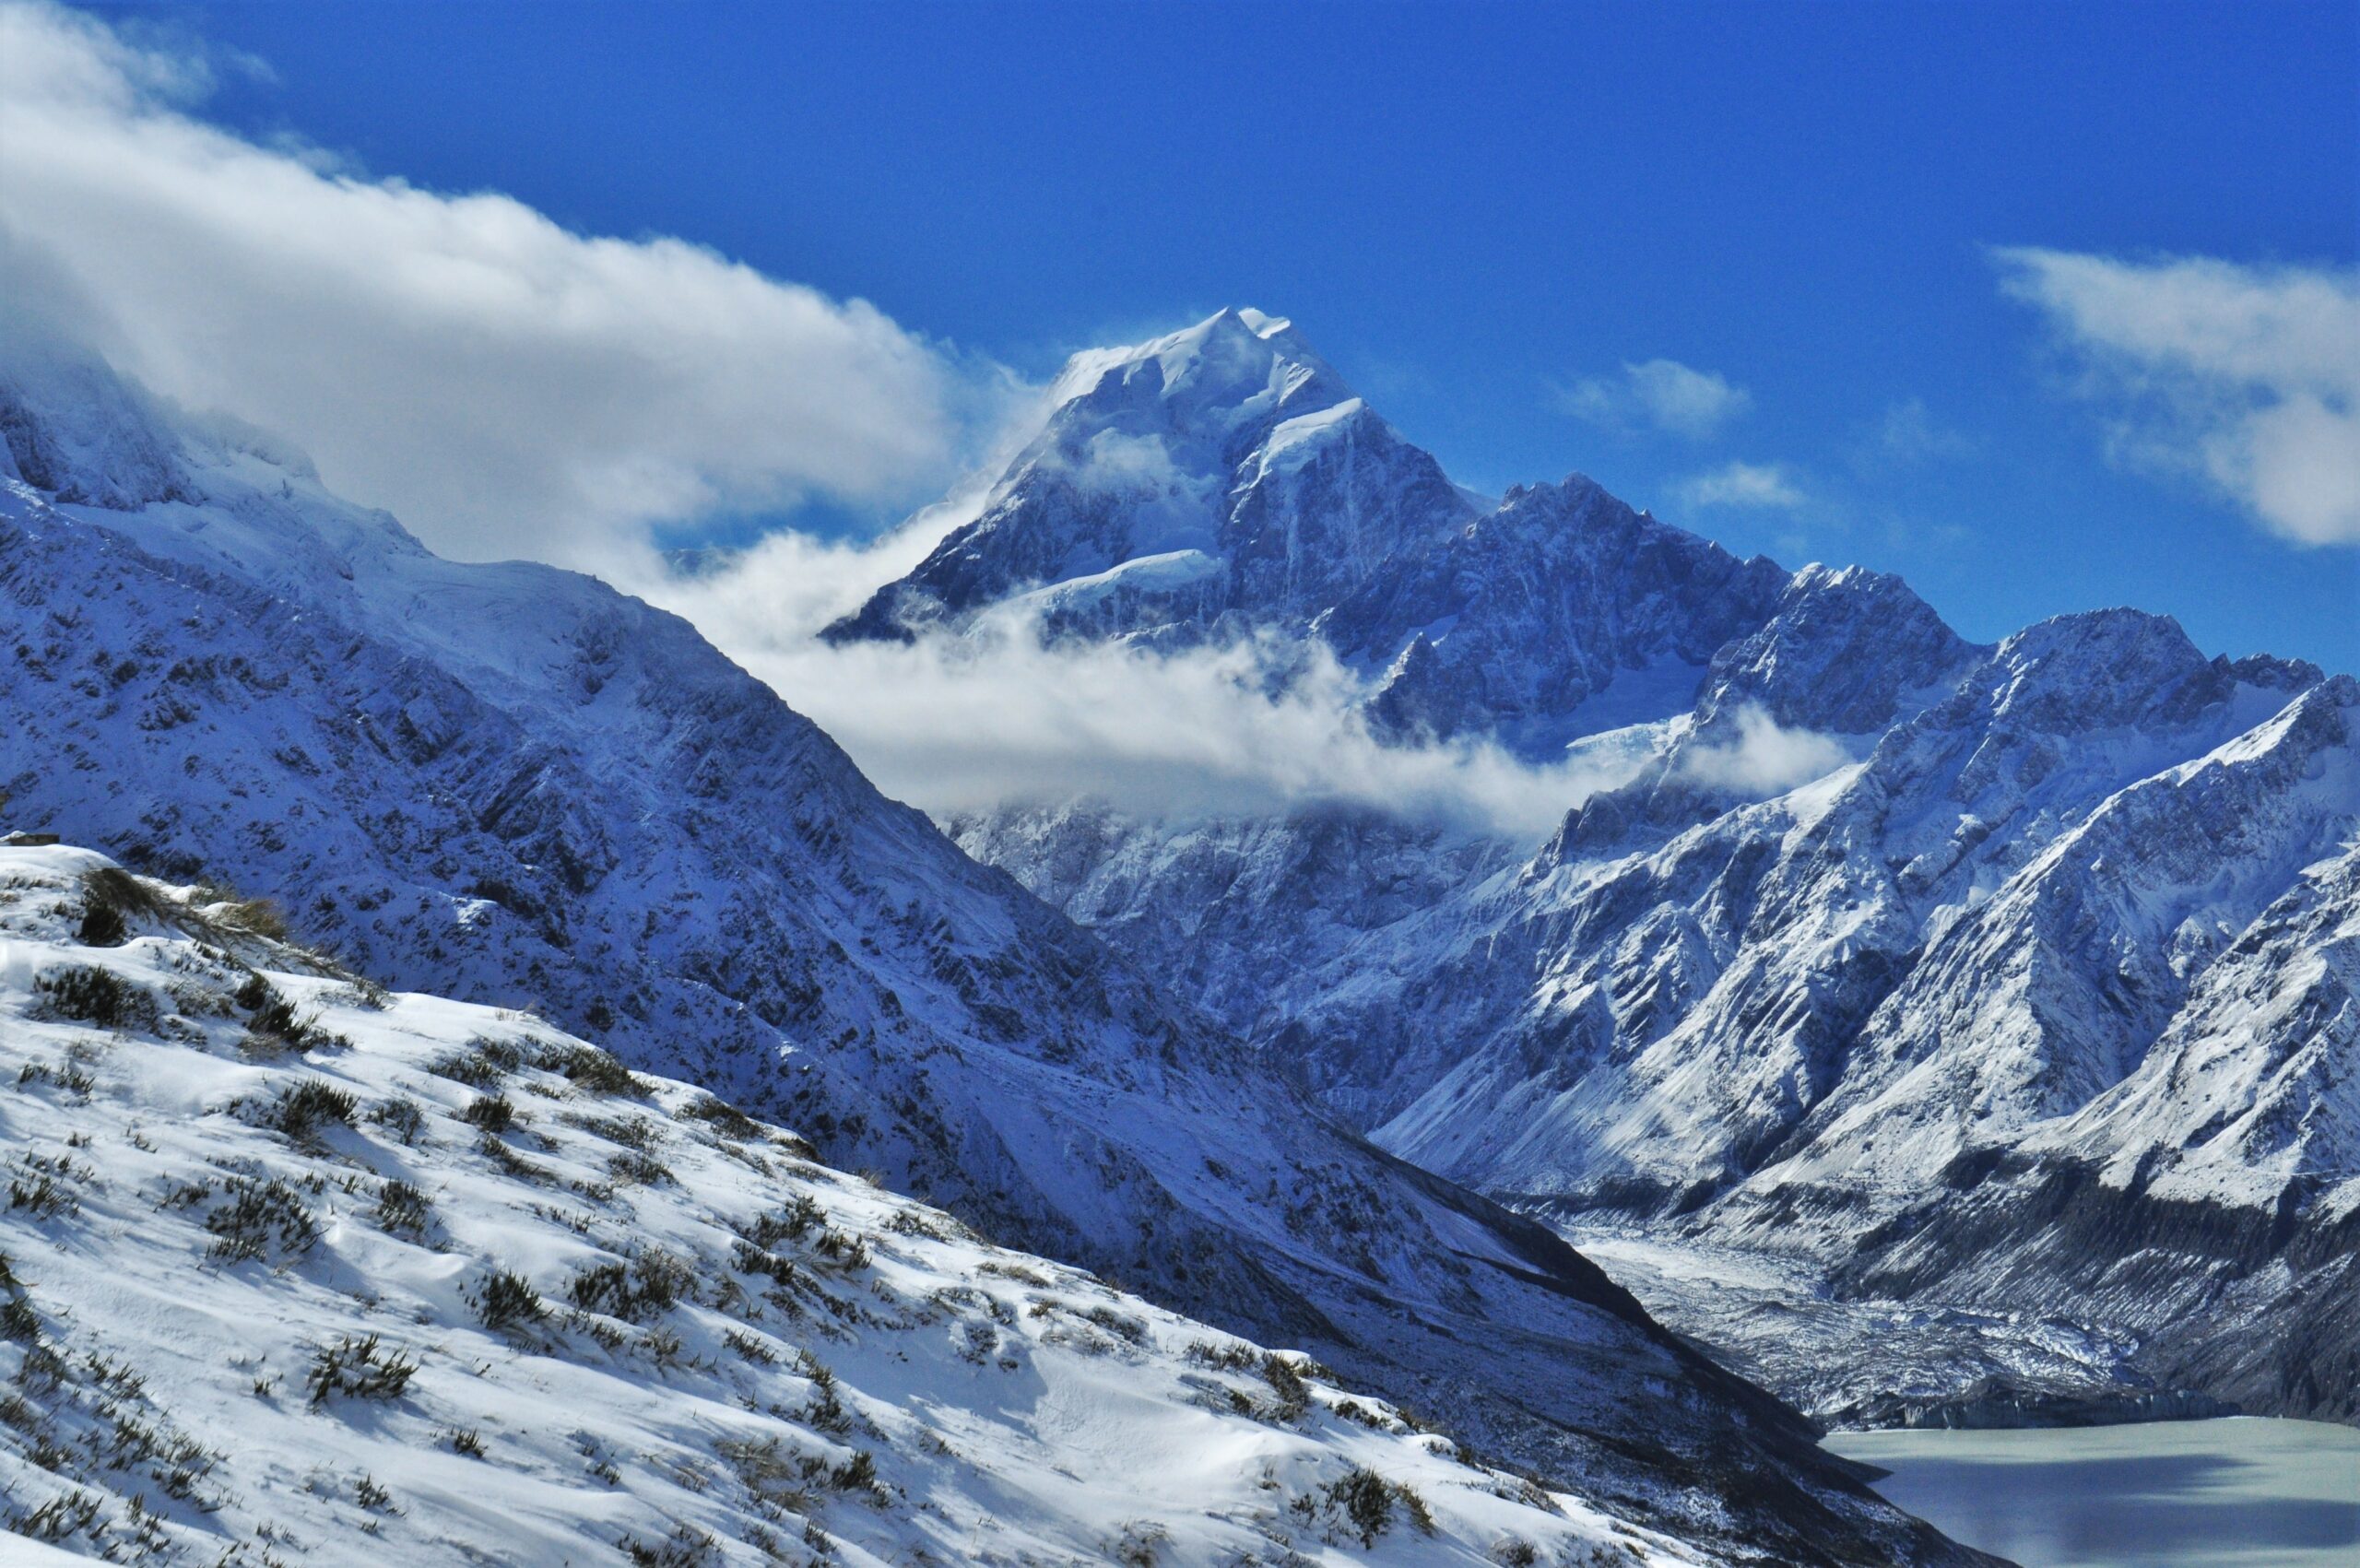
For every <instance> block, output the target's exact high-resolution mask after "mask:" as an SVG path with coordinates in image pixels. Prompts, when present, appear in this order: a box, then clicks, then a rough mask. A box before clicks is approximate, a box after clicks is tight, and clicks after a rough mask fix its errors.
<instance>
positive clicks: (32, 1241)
mask: <svg viewBox="0 0 2360 1568" xmlns="http://www.w3.org/2000/svg"><path fill="white" fill-rule="evenodd" d="M206 898H207V895H205V894H203V893H199V892H197V891H195V890H189V889H180V888H172V887H169V886H164V885H160V884H155V883H148V882H140V881H135V880H133V879H131V878H125V877H124V876H123V875H122V873H121V872H120V871H119V870H117V869H116V868H114V867H112V866H111V865H110V864H109V863H108V862H107V861H105V860H104V859H103V858H102V857H100V856H98V855H93V854H91V853H89V852H87V851H82V850H77V849H71V848H64V847H53V848H42V849H0V1020H5V1023H0V1082H5V1083H6V1084H7V1085H9V1086H10V1087H9V1088H8V1089H7V1090H6V1091H5V1092H0V1147H5V1148H6V1150H7V1151H8V1166H9V1169H8V1177H9V1190H10V1195H11V1196H10V1202H9V1204H8V1207H7V1208H6V1210H5V1211H0V1258H5V1266H0V1370H5V1373H6V1379H7V1383H8V1388H9V1392H8V1393H7V1395H6V1397H5V1398H0V1498H5V1500H6V1501H5V1503H0V1524H5V1525H6V1527H7V1528H8V1529H9V1530H12V1531H15V1532H17V1533H16V1534H15V1535H6V1536H0V1557H8V1558H10V1560H11V1561H13V1560H14V1557H13V1555H12V1553H13V1552H14V1550H16V1549H14V1548H12V1547H10V1546H8V1545H6V1542H8V1541H12V1540H29V1541H39V1542H46V1543H51V1544H53V1545H55V1546H57V1547H59V1548H62V1549H64V1550H67V1551H71V1552H75V1553H83V1552H87V1553H89V1554H91V1555H101V1556H104V1557H106V1558H108V1559H109V1560H110V1561H114V1562H202V1563H214V1562H222V1561H235V1562H245V1561H254V1562H269V1561H289V1560H296V1559H300V1558H310V1559H312V1560H314V1561H322V1562H339V1561H340V1562H352V1561H361V1560H374V1561H386V1562H395V1561H398V1562H406V1563H446V1562H447V1563H454V1564H457V1563H478V1562H551V1563H554V1562H623V1561H627V1560H629V1561H639V1562H666V1563H678V1564H683V1565H713V1568H718V1565H719V1564H722V1563H753V1562H789V1563H804V1562H841V1563H845V1564H883V1563H887V1562H923V1561H933V1562H1010V1563H1012V1562H1041V1561H1048V1560H1054V1561H1060V1562H1066V1561H1097V1562H1103V1561H1110V1560H1112V1561H1122V1562H1158V1563H1202V1564H1208V1565H1209V1564H1215V1563H1220V1564H1232V1563H1238V1562H1282V1561H1283V1562H1402V1563H1408V1562H1436V1563H1439V1562H1465V1563H1488V1562H1499V1561H1503V1560H1504V1558H1503V1555H1502V1554H1503V1553H1515V1552H1516V1551H1518V1550H1521V1549H1528V1550H1530V1552H1531V1553H1532V1554H1533V1555H1531V1556H1530V1557H1528V1558H1526V1559H1525V1560H1526V1561H1534V1562H1563V1563H1587V1562H1602V1561H1609V1560H1611V1561H1614V1562H1631V1563H1642V1562H1645V1563H1661V1564H1704V1563H1709V1562H1717V1561H1719V1559H1717V1558H1715V1557H1713V1556H1711V1555H1709V1554H1705V1553H1700V1552H1696V1551H1693V1550H1689V1549H1687V1548H1685V1547H1683V1546H1681V1544H1680V1543H1678V1542H1677V1541H1673V1540H1670V1539H1665V1538H1663V1537H1660V1536H1658V1535H1655V1534H1653V1533H1651V1532H1649V1531H1646V1530H1644V1529H1640V1528H1635V1527H1631V1526H1628V1525H1625V1524H1622V1523H1620V1522H1619V1521H1617V1520H1614V1519H1612V1518H1611V1517H1610V1516H1608V1515H1605V1514H1603V1513H1601V1512H1599V1510H1597V1509H1595V1508H1593V1507H1591V1506H1590V1505H1589V1504H1588V1503H1586V1502H1585V1501H1584V1500H1583V1499H1581V1498H1579V1497H1578V1496H1573V1495H1567V1494H1564V1493H1563V1492H1556V1493H1552V1492H1551V1491H1547V1490H1546V1489H1544V1488H1541V1487H1539V1486H1536V1485H1535V1484H1533V1483H1532V1482H1530V1481H1528V1480H1524V1479H1522V1478H1520V1477H1516V1476H1512V1475H1506V1474H1503V1473H1501V1472H1499V1471H1496V1470H1491V1469H1487V1468H1483V1467H1481V1465H1480V1464H1478V1463H1476V1462H1474V1461H1473V1460H1471V1459H1469V1458H1468V1457H1467V1456H1464V1455H1463V1454H1462V1453H1461V1452H1460V1451H1459V1450H1458V1449H1457V1448H1456V1447H1455V1445H1453V1444H1451V1443H1450V1442H1448V1441H1447V1440H1446V1439H1444V1438H1442V1437H1439V1436H1434V1435H1430V1434H1425V1433H1422V1432H1420V1431H1419V1430H1418V1429H1417V1428H1415V1427H1414V1426H1412V1425H1410V1424H1409V1422H1408V1421H1405V1420H1404V1418H1403V1417H1402V1416H1401V1415H1400V1414H1399V1412H1398V1411H1396V1410H1394V1409H1391V1408H1390V1407H1388V1406H1387V1405H1386V1404H1385V1403H1384V1402H1382V1401H1380V1400H1375V1399H1372V1398H1370V1397H1367V1396H1366V1395H1364V1394H1358V1393H1356V1392H1354V1391H1352V1390H1351V1389H1349V1388H1347V1387H1345V1386H1341V1385H1338V1384H1337V1382H1336V1381H1335V1380H1334V1378H1333V1376H1332V1374H1330V1373H1327V1372H1326V1371H1325V1370H1324V1369H1321V1368H1318V1367H1316V1365H1315V1364H1314V1363H1312V1362H1310V1361H1309V1360H1308V1359H1307V1358H1304V1357H1303V1356H1301V1355H1300V1354H1297V1353H1294V1352H1290V1351H1275V1352H1274V1351H1267V1350H1262V1349H1261V1348H1260V1347H1258V1346H1256V1345H1253V1344H1251V1343H1249V1342H1247V1341H1245V1340H1241V1339H1238V1338H1234V1337H1233V1336H1231V1335H1228V1334H1225V1333H1222V1332H1221V1331H1220V1330H1218V1329H1214V1328H1209V1327H1207V1326H1203V1325H1201V1324H1197V1323H1193V1322H1190V1321H1189V1320H1187V1319H1186V1318H1183V1317H1179V1316H1176V1315H1174V1314H1172V1313H1169V1312H1166V1311H1164V1310H1162V1309H1161V1308H1159V1307H1156V1306H1153V1305H1151V1304H1150V1303H1147V1302H1144V1301H1141V1300H1139V1298H1137V1297H1135V1296H1130V1295H1127V1294H1126V1293H1124V1292H1122V1291H1119V1290H1116V1289H1115V1288H1114V1287H1112V1286H1109V1285H1107V1284H1106V1283H1104V1282H1103V1281H1102V1280H1100V1279H1096V1278H1094V1277H1092V1276H1090V1275H1088V1274H1084V1273H1080V1272H1079V1271H1077V1270H1074V1269H1072V1268H1069V1267H1065V1266H1063V1265H1060V1264H1056V1263H1052V1262H1049V1261H1046V1260H1044V1259H1042V1258H1038V1257H1033V1256H1027V1255H1024V1254H1021V1253H1017V1252H1010V1251H1007V1250H1005V1249H1002V1248H1000V1247H997V1246H994V1245H991V1244H987V1243H985V1242H983V1241H981V1240H979V1239H978V1238H976V1237H975V1236H974V1235H973V1233H972V1232H969V1231H968V1230H967V1229H966V1228H965V1227H964V1226H962V1224H961V1223H960V1222H959V1221H958V1220H954V1219H952V1218H951V1217H950V1216H949V1215H947V1214H944V1213H942V1212H940V1211H939V1210H935V1209H930V1208H924V1207H922V1206H920V1205H916V1204H914V1203H911V1202H909V1201H907V1200H904V1199H902V1198H899V1197H894V1196H893V1195H892V1194H891V1193H889V1192H886V1191H883V1190H880V1189H879V1188H877V1187H875V1186H873V1185H870V1184H868V1183H867V1182H865V1181H862V1180H858V1179H855V1178H853V1177H848V1176H845V1175H843V1174H841V1173H837V1172H834V1171H832V1170H830V1169H828V1168H826V1167H824V1166H821V1165H820V1164H817V1163H815V1162H814V1161H812V1159H811V1158H810V1149H809V1147H808V1145H807V1144H805V1143H804V1142H803V1141H802V1140H801V1139H800V1138H796V1137H795V1136H793V1135H791V1134H788V1133H785V1132H781V1131H779V1130H777V1129H775V1128H773V1127H771V1126H764V1125H762V1124H761V1123H758V1122H755V1121H753V1120H751V1119H749V1118H748V1117H746V1116H744V1115H743V1114H740V1113H738V1112H737V1111H735V1110H733V1109H730V1108H729V1107H727V1106H726V1105H725V1104H723V1103H722V1102H718V1101H715V1100H714V1099H713V1098H712V1097H711V1096H709V1095H707V1094H705V1093H703V1092H702V1091H698V1090H694V1089H692V1088H691V1087H690V1086H689V1085H686V1084H682V1083H678V1082H676V1081H670V1080H662V1079H644V1078H639V1077H636V1076H635V1075H631V1074H630V1073H627V1072H626V1071H624V1069H623V1068H622V1067H621V1066H620V1065H619V1063H617V1062H616V1061H615V1060H614V1058H612V1057H610V1056H608V1055H606V1054H605V1053H603V1052H601V1051H599V1050H597V1049H596V1047H594V1046H592V1045H590V1044H588V1043H585V1042H583V1041H580V1040H577V1039H574V1038H572V1037H571V1036H568V1035H566V1034H564V1033H562V1032H559V1031H557V1030H555V1029H553V1028H551V1027H549V1025H548V1024H546V1023H544V1022H542V1021H541V1020H538V1019H537V1018H534V1017H532V1016H531V1015H529V1014H523V1013H517V1012H513V1011H508V1010H502V1009H494V1008H484V1007H478V1006H470V1005H466V1004H460V1003H454V1002H450V1001H445V1000H443V999H441V998H438V997H434V996H423V995H418V994H399V995H396V994H390V993H386V992H384V991H381V990H377V989H374V988H372V986H370V985H369V984H366V983H365V982H358V981H356V980H354V979H352V978H351V977H348V976H345V975H341V974H337V973H333V972H329V971H327V970H326V969H325V966H324V965H322V964H320V963H319V962H317V961H315V960H313V958H312V957H311V956H310V955H308V954H305V953H303V952H301V951H299V950H295V949H286V948H283V947H281V946H279V945H278V944H277V943H274V942H271V941H269V940H267V939H265V938H262V937H257V936H255V935H254V934H253V933H251V932H249V931H245V930H242V929H240V928H239V927H238V926H237V925H235V924H233V922H234V920H235V918H236V912H235V911H233V910H231V909H230V908H228V907H226V906H222V905H219V904H215V905H212V906H210V907H208V906H207V903H206ZM94 912H98V913H96V914H94ZM101 937H103V938H105V939H104V940H100V938H101ZM225 1554H226V1555H225ZM65 1560H68V1561H86V1560H87V1559H85V1558H83V1557H80V1556H75V1557H72V1558H69V1559H65Z"/></svg>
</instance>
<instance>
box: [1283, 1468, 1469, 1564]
mask: <svg viewBox="0 0 2360 1568" xmlns="http://www.w3.org/2000/svg"><path fill="white" fill-rule="evenodd" d="M1291 1506H1292V1509H1293V1511H1294V1512H1295V1513H1296V1514H1297V1515H1299V1516H1301V1517H1302V1518H1303V1519H1304V1520H1305V1521H1306V1522H1308V1521H1309V1520H1311V1519H1313V1518H1315V1517H1316V1516H1317V1515H1321V1514H1325V1515H1327V1518H1328V1519H1329V1521H1330V1522H1331V1523H1334V1524H1336V1525H1339V1526H1340V1527H1342V1528H1343V1529H1345V1530H1346V1531H1347V1532H1348V1533H1349V1534H1351V1535H1352V1536H1354V1537H1356V1538H1358V1539H1359V1541H1360V1543H1361V1546H1362V1548H1363V1550H1366V1549H1368V1548H1371V1547H1374V1546H1375V1545H1376V1542H1377V1538H1378V1537H1380V1536H1382V1535H1384V1534H1385V1533H1386V1531H1387V1530H1389V1529H1391V1528H1392V1527H1393V1515H1394V1510H1395V1509H1396V1508H1397V1507H1398V1509H1399V1510H1400V1511H1401V1512H1402V1513H1403V1514H1405V1515H1408V1516H1409V1520H1410V1524H1411V1525H1412V1526H1413V1527H1416V1528H1417V1530H1418V1531H1419V1532H1420V1533H1421V1534H1423V1535H1432V1534H1434V1511H1433V1510H1432V1509H1430V1508H1429V1507H1427V1506H1426V1500H1425V1499H1424V1498H1423V1497H1422V1496H1420V1495H1419V1494H1418V1491H1417V1490H1416V1489H1415V1488H1414V1487H1412V1486H1410V1484H1409V1482H1407V1481H1397V1480H1386V1479H1385V1478H1384V1477H1383V1476H1381V1475H1379V1474H1377V1473H1376V1472H1375V1470H1372V1469H1370V1468H1367V1467H1366V1466H1364V1465H1355V1466H1353V1467H1352V1468H1351V1469H1350V1470H1347V1471H1346V1472H1344V1474H1343V1475H1341V1476H1339V1478H1337V1479H1336V1480H1332V1481H1329V1482H1328V1483H1327V1485H1326V1486H1325V1487H1322V1488H1321V1489H1320V1490H1319V1491H1318V1492H1317V1493H1316V1494H1315V1495H1313V1496H1310V1497H1299V1498H1297V1499H1295V1501H1294V1502H1293V1503H1292V1505H1291Z"/></svg>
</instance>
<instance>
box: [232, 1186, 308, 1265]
mask: <svg viewBox="0 0 2360 1568" xmlns="http://www.w3.org/2000/svg"><path fill="white" fill-rule="evenodd" d="M221 1196H222V1197H223V1198H224V1199H226V1200H227V1201H225V1202H224V1203H222V1204H221V1205H220V1206H219V1207H218V1208H215V1209H214V1210H213V1212H212V1213H210V1214H208V1215H207V1216H206V1217H205V1228H206V1229H207V1231H209V1232H212V1233H213V1236H214V1242H213V1248H212V1254H211V1256H215V1257H218V1258H220V1259H222V1260H223V1261H225V1262H230V1263H239V1262H244V1261H249V1260H253V1261H260V1260H264V1259H266V1258H268V1257H269V1256H270V1255H271V1250H272V1245H273V1244H274V1243H276V1244H277V1250H278V1251H280V1252H282V1253H285V1254H287V1255H289V1256H298V1257H300V1256H302V1255H303V1254H305V1253H308V1252H310V1251H311V1250H312V1248H313V1246H315V1245H317V1244H318V1243H319V1239H320V1226H319V1221H318V1220H313V1218H312V1211H311V1210H310V1209H309V1208H306V1207H304V1203H303V1196H302V1194H301V1193H299V1192H297V1191H296V1190H295V1189H294V1188H293V1187H291V1186H289V1185H287V1184H286V1183H285V1182H282V1181H279V1180H278V1179H277V1178H276V1177H273V1178H272V1179H271V1180H269V1181H266V1182H258V1181H255V1180H254V1178H253V1177H251V1176H232V1177H230V1179H229V1181H228V1182H226V1183H224V1184H223V1185H222V1188H221Z"/></svg>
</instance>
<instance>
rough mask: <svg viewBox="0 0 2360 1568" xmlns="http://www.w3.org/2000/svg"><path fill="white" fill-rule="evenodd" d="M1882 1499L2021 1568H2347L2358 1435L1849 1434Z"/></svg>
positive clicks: (2355, 1555) (2195, 1429) (2232, 1424)
mask: <svg viewBox="0 0 2360 1568" xmlns="http://www.w3.org/2000/svg"><path fill="white" fill-rule="evenodd" d="M1826 1445H1827V1446H1828V1447H1830V1448H1832V1449H1834V1450H1835V1452H1837V1453H1839V1454H1842V1455H1844V1456H1846V1457H1847V1458H1852V1459H1865V1460H1867V1461H1868V1462H1869V1463H1870V1464H1872V1465H1880V1466H1882V1467H1884V1468H1887V1469H1889V1470H1891V1471H1892V1472H1893V1474H1892V1476H1891V1477H1889V1478H1888V1479H1887V1480H1883V1481H1882V1482H1880V1483H1879V1485H1878V1488H1877V1490H1878V1491H1882V1493H1884V1495H1885V1496H1886V1498H1888V1499H1889V1500H1891V1501H1892V1502H1894V1503H1898V1504H1899V1505H1901V1506H1902V1507H1904V1508H1906V1509H1908V1510H1909V1511H1910V1512H1911V1513H1913V1514H1917V1515H1922V1516H1924V1517H1926V1518H1929V1519H1931V1520H1932V1521H1933V1522H1934V1523H1935V1524H1937V1525H1939V1526H1941V1528H1942V1529H1943V1530H1945V1531H1947V1532H1948V1533H1950V1534H1951V1535H1953V1536H1954V1537H1955V1538H1957V1539H1960V1540H1963V1541H1965V1542H1966V1543H1968V1544H1969V1545H1971V1546H1978V1547H1981V1548H1982V1549H1983V1550H1986V1551H1993V1552H1997V1553H1999V1554H2000V1555H2001V1556H2003V1557H2010V1558H2013V1559H2014V1560H2015V1561H2016V1562H2020V1563H2022V1564H2023V1565H2024V1568H2264V1565H2267V1568H2350V1565H2351V1564H2353V1563H2354V1562H2360V1432H2355V1431H2354V1430H2353V1429H2352V1428H2350V1427H2346V1426H2333V1425H2330V1424H2328V1423H2326V1422H2323V1421H2261V1420H2250V1419H2236V1420H2229V1421H2159V1422H2153V1423H2149V1424H2145V1425H2139V1426H2111V1427H2096V1428H2078V1429H2047V1430H2041V1431H2032V1432H1838V1433H1836V1434H1835V1436H1833V1437H1830V1438H1829V1439H1828V1440H1827V1444H1826Z"/></svg>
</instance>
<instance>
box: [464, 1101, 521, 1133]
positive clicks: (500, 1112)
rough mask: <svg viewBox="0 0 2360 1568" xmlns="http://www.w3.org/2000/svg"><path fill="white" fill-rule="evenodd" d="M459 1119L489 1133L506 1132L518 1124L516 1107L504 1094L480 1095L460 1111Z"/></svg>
mask: <svg viewBox="0 0 2360 1568" xmlns="http://www.w3.org/2000/svg"><path fill="white" fill-rule="evenodd" d="M459 1120H461V1121H463V1122H465V1123H466V1124H467V1125H468V1126H472V1127H480V1128H482V1129H483V1130H484V1131H485V1132H488V1133H504V1132H506V1131H508V1130H509V1129H510V1128H512V1127H513V1126H515V1125H516V1107H515V1105H514V1104H513V1102H510V1100H509V1098H508V1096H506V1095H504V1094H484V1095H478V1096H477V1097H476V1098H475V1099H474V1100H472V1101H470V1102H468V1103H467V1108H466V1110H464V1111H462V1112H460V1113H459Z"/></svg>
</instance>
